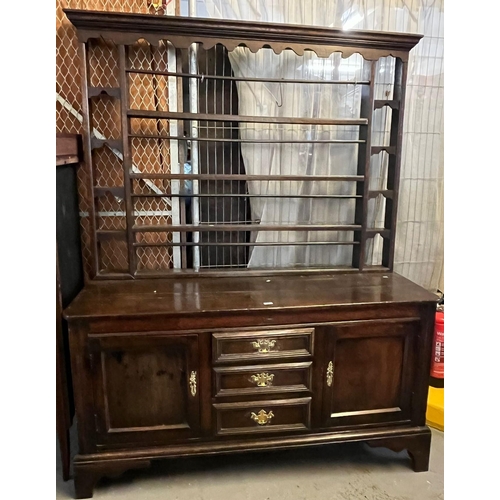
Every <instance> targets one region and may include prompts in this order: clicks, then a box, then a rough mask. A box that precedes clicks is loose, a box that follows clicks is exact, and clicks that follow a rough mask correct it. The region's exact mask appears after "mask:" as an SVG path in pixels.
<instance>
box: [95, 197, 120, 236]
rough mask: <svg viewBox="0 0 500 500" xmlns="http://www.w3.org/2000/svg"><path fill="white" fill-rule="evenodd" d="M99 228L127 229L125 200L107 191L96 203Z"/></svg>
mask: <svg viewBox="0 0 500 500" xmlns="http://www.w3.org/2000/svg"><path fill="white" fill-rule="evenodd" d="M96 210H97V213H96V219H97V229H99V230H101V229H102V230H125V229H126V228H127V221H126V217H125V200H123V199H121V198H118V197H117V196H113V195H112V194H111V193H106V196H101V197H99V198H98V199H97V203H96Z"/></svg>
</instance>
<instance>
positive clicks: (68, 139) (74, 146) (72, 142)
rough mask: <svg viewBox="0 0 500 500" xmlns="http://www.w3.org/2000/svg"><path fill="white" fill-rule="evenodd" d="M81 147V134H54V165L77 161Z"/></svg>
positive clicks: (79, 157) (78, 160) (79, 158)
mask: <svg viewBox="0 0 500 500" xmlns="http://www.w3.org/2000/svg"><path fill="white" fill-rule="evenodd" d="M81 149H82V145H81V136H79V135H77V134H62V133H61V134H56V167H58V166H60V165H70V164H73V163H79V162H80V160H81Z"/></svg>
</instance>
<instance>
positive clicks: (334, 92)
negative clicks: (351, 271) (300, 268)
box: [197, 0, 444, 290]
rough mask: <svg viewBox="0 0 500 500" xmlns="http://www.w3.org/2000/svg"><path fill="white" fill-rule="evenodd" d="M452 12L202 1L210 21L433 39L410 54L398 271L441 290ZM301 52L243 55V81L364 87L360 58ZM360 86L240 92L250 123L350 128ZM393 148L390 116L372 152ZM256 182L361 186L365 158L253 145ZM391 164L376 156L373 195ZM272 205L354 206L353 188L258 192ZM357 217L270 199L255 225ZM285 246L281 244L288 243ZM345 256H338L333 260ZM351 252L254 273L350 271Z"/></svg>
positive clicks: (266, 130) (340, 209)
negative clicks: (271, 119)
mask: <svg viewBox="0 0 500 500" xmlns="http://www.w3.org/2000/svg"><path fill="white" fill-rule="evenodd" d="M443 3H444V2H443V0H407V1H405V0H378V1H372V2H370V1H363V0H350V1H342V0H303V1H301V2H290V1H288V0H198V5H199V9H198V12H197V15H198V16H203V15H208V16H210V17H217V18H226V19H240V20H252V21H261V22H284V23H292V24H303V25H317V26H330V27H338V28H343V29H371V30H380V31H397V32H412V33H421V34H423V35H425V36H424V38H423V39H422V40H421V41H420V43H419V44H418V45H417V47H415V48H414V49H413V50H412V52H411V54H410V61H409V76H408V86H407V96H406V115H405V135H404V148H403V155H402V172H401V181H400V182H401V183H400V198H399V202H400V203H399V210H398V227H397V238H396V253H395V271H396V272H399V273H400V274H402V275H404V276H406V277H408V278H410V279H411V280H413V281H415V282H417V283H419V284H421V285H422V286H424V287H426V288H428V289H430V290H434V289H436V287H437V286H438V283H439V280H440V277H441V272H442V268H443V210H442V201H443V196H442V192H443V154H442V151H443V143H442V132H443V131H442V123H443V120H442V118H443V86H444V81H443V79H444V74H443V62H444V59H443ZM306 54H307V55H306V56H305V57H303V58H302V57H298V56H295V55H294V54H293V53H291V52H290V51H286V52H284V53H282V54H280V55H276V54H274V53H273V52H272V51H271V50H261V51H259V52H258V53H257V54H252V53H251V52H250V51H249V50H247V49H244V48H238V49H236V50H235V51H233V52H232V53H231V54H230V59H231V63H232V65H233V70H234V71H235V73H236V74H239V75H243V76H264V77H268V78H302V77H303V78H315V79H320V78H328V79H330V78H335V79H343V80H344V79H349V80H351V81H355V80H359V79H361V78H362V76H363V60H362V58H361V57H360V56H359V55H354V56H352V57H350V58H348V59H342V58H340V56H339V55H338V54H333V55H332V56H331V57H330V58H327V59H325V58H318V57H317V56H315V54H313V53H306ZM392 71H393V63H392V62H390V61H389V60H382V61H381V63H380V64H379V66H378V72H379V73H378V80H379V81H380V83H379V84H378V85H377V88H376V98H383V97H384V92H385V89H386V85H385V83H384V82H389V81H390V79H391V76H392ZM358 92H359V86H355V85H349V86H339V87H337V86H333V85H331V86H330V85H328V86H327V85H321V86H320V85H310V84H309V85H301V84H269V83H267V84H262V83H256V82H255V83H244V82H243V83H241V84H239V87H238V95H239V112H240V114H242V115H262V116H266V115H267V116H269V115H270V116H304V117H324V118H327V117H332V116H336V117H343V118H352V117H357V116H359V109H358V108H357V107H356V102H358V101H359V95H358V94H357V93H358ZM240 134H241V137H242V138H257V137H259V138H261V139H274V140H275V139H279V140H286V139H287V138H293V139H299V138H300V139H301V140H304V139H306V140H309V139H314V140H316V139H355V138H356V137H355V136H356V135H357V132H356V129H352V128H351V129H349V128H347V127H343V128H342V127H340V128H339V127H320V126H308V127H306V126H296V125H294V126H290V125H272V126H271V125H269V124H259V125H256V124H248V125H244V124H241V125H240ZM386 138H387V123H386V116H385V113H384V112H377V113H376V115H375V116H374V136H373V137H372V144H374V145H377V144H382V143H383V141H384V140H386ZM242 155H243V158H244V160H245V167H246V169H247V173H249V174H266V175H267V174H275V173H276V174H287V173H288V174H292V175H295V174H297V175H304V174H306V173H307V174H316V175H325V174H341V173H345V174H355V173H356V153H355V146H349V145H342V146H340V145H326V144H320V145H318V144H303V145H293V146H292V147H290V145H289V144H288V145H287V144H265V145H259V146H256V145H253V144H244V145H242ZM386 168H387V161H386V158H384V157H383V156H374V157H373V158H372V164H371V172H370V173H371V188H372V189H377V188H380V187H381V179H382V178H383V175H384V174H385V169H386ZM287 184H288V185H287ZM249 189H250V190H251V191H252V190H258V191H261V192H262V191H263V192H264V193H268V194H273V193H275V194H281V195H283V194H324V193H328V194H333V193H338V194H352V193H353V191H352V190H353V189H354V186H353V184H352V183H340V184H338V183H327V184H325V183H311V182H303V183H298V182H293V183H292V182H290V183H283V182H280V183H272V182H269V183H267V184H266V186H263V185H260V186H258V185H250V186H249ZM383 210H384V207H383V203H382V202H381V200H375V201H373V202H371V203H370V211H369V218H370V222H371V224H372V225H373V226H380V225H382V223H383ZM353 214H354V205H353V203H352V202H347V201H345V200H342V201H340V200H331V199H330V200H321V202H320V203H318V199H316V200H310V199H309V200H308V199H293V198H290V199H285V200H283V199H280V200H278V201H276V200H275V199H272V198H266V199H262V200H261V201H257V202H254V203H253V204H252V217H253V218H254V219H255V220H256V221H260V223H261V224H265V223H266V222H269V223H272V222H279V223H285V224H286V223H287V222H290V223H294V224H296V223H300V222H302V223H318V224H328V223H331V220H332V219H334V220H335V221H336V223H344V222H345V223H352V222H353ZM307 237H308V236H307V233H297V232H285V233H278V232H269V233H268V232H266V233H265V232H258V233H257V235H256V239H257V241H259V239H260V240H265V241H283V238H285V241H296V240H298V241H301V240H304V239H305V238H307ZM314 237H315V239H318V240H321V241H340V240H342V238H343V237H346V235H345V234H344V233H339V234H333V233H323V234H318V235H316V234H314ZM280 238H281V240H280ZM380 243H381V242H380V241H374V244H373V245H371V247H370V252H369V262H368V263H377V259H378V256H379V255H380ZM332 249H333V250H332ZM351 251H352V250H351V249H350V247H344V246H339V247H331V246H328V247H321V246H317V247H311V248H307V249H306V247H284V248H277V247H255V248H254V250H253V252H252V255H251V260H250V263H249V266H258V267H261V266H273V267H274V266H287V265H303V264H307V265H313V266H314V265H320V266H322V265H343V264H350V261H351Z"/></svg>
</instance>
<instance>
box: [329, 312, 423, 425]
mask: <svg viewBox="0 0 500 500" xmlns="http://www.w3.org/2000/svg"><path fill="white" fill-rule="evenodd" d="M418 327H419V321H418V319H412V320H409V321H405V320H397V321H390V320H389V321H386V320H384V321H379V320H374V321H362V322H358V321H356V322H352V324H349V323H342V324H340V325H339V326H332V327H328V328H326V329H325V330H326V335H325V337H324V338H326V344H327V354H328V357H327V360H326V366H325V367H323V370H322V376H323V377H324V379H323V388H324V391H323V411H322V414H323V417H322V418H323V425H324V426H327V427H331V426H344V425H358V424H359V425H366V424H378V423H384V422H402V421H405V420H408V419H409V418H410V410H411V408H410V401H411V391H412V383H413V378H414V370H415V367H414V359H415V358H414V346H415V341H416V335H417V333H418Z"/></svg>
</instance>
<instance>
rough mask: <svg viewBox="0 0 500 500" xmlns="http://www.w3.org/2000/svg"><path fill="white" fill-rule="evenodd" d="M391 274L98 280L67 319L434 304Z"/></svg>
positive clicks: (69, 310)
mask: <svg viewBox="0 0 500 500" xmlns="http://www.w3.org/2000/svg"><path fill="white" fill-rule="evenodd" d="M437 299H438V298H437V296H435V295H433V294H432V293H430V292H428V291H427V290H425V289H424V288H422V287H420V286H419V285H416V284H415V283H413V282H411V281H410V280H408V279H406V278H403V277H402V276H399V275H398V274H395V273H388V274H381V273H380V274H379V273H370V274H363V273H349V274H320V275H307V274H304V275H294V276H291V275H290V276H283V275H281V276H265V277H256V276H249V277H227V278H206V277H200V278H189V279H171V278H169V279H145V280H131V281H106V282H104V281H101V282H92V283H89V284H87V285H86V286H85V288H84V289H83V290H82V291H81V292H80V294H79V295H78V296H77V297H76V298H75V300H74V301H73V302H72V303H71V304H70V305H69V307H68V308H67V309H66V310H65V317H66V318H68V319H73V318H91V317H113V316H142V315H152V314H174V315H175V314H197V313H217V312H237V311H265V310H269V309H303V308H325V307H335V306H357V305H368V304H372V305H373V304H381V303H382V304H391V303H422V302H436V301H437Z"/></svg>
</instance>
